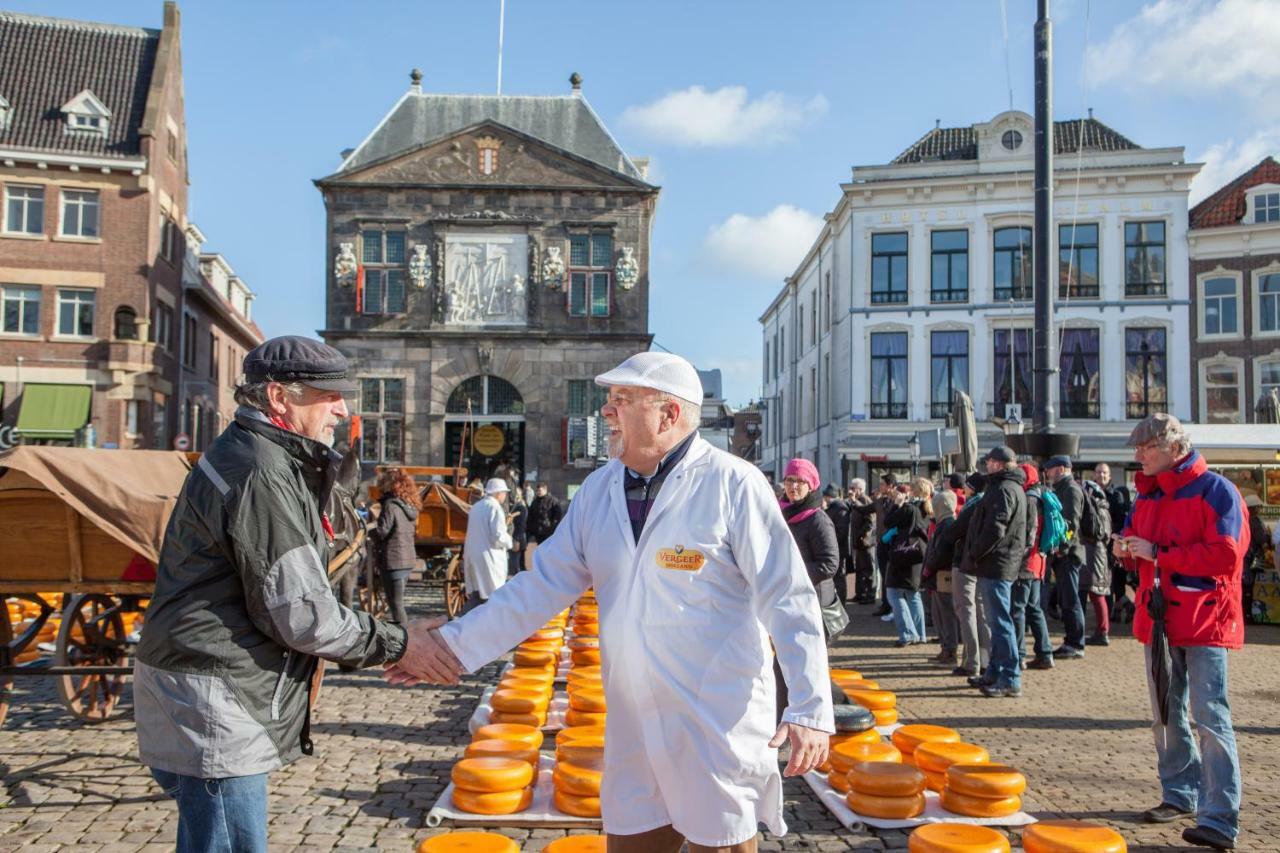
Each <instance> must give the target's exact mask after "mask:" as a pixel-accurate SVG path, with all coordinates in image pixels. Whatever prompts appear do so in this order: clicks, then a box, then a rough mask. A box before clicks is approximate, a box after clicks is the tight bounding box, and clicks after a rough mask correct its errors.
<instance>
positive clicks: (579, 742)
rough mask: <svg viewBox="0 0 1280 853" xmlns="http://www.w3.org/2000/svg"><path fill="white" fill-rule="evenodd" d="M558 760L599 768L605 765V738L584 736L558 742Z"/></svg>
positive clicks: (589, 767)
mask: <svg viewBox="0 0 1280 853" xmlns="http://www.w3.org/2000/svg"><path fill="white" fill-rule="evenodd" d="M556 761H564V762H567V763H569V764H574V765H577V766H578V767H585V768H588V769H590V770H599V769H601V767H602V766H603V765H604V738H603V737H582V738H575V739H574V740H570V741H567V742H565V743H562V744H558V745H557V746H556Z"/></svg>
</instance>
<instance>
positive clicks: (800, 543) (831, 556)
mask: <svg viewBox="0 0 1280 853" xmlns="http://www.w3.org/2000/svg"><path fill="white" fill-rule="evenodd" d="M787 527H788V528H789V529H790V530H791V535H792V537H794V538H795V540H796V547H797V548H799V549H800V557H801V559H803V560H804V568H805V571H807V572H808V573H809V580H810V582H812V583H813V588H814V589H815V590H817V592H818V603H819V604H822V605H827V604H830V603H831V602H832V601H834V600H835V597H836V584H835V580H833V579H834V578H835V576H836V572H837V571H839V569H840V546H839V545H838V544H837V543H836V528H835V525H834V524H832V523H831V519H830V518H829V517H828V516H827V514H826V513H825V512H823V511H822V510H821V509H819V510H818V511H817V512H815V513H814V514H813V515H811V516H809V517H808V518H806V519H804V520H803V521H797V522H796V523H795V524H788V525H787Z"/></svg>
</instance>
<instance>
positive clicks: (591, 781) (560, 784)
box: [551, 761, 601, 797]
mask: <svg viewBox="0 0 1280 853" xmlns="http://www.w3.org/2000/svg"><path fill="white" fill-rule="evenodd" d="M600 777H601V773H600V771H599V770H592V769H591V768H589V767H579V766H578V765H576V764H566V763H565V762H563V761H557V762H556V769H555V771H554V772H553V773H552V774H551V781H552V782H553V783H554V784H555V786H556V790H557V791H564V792H565V793H566V794H573V795H574V796H575V797H598V796H600Z"/></svg>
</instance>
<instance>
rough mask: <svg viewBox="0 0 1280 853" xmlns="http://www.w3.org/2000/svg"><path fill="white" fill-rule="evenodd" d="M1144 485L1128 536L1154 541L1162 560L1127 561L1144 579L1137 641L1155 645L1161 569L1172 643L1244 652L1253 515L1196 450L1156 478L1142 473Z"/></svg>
mask: <svg viewBox="0 0 1280 853" xmlns="http://www.w3.org/2000/svg"><path fill="white" fill-rule="evenodd" d="M1136 485H1137V490H1138V498H1137V500H1135V501H1134V502H1133V509H1132V510H1131V511H1130V513H1129V521H1128V523H1127V524H1126V526H1125V529H1124V535H1125V536H1137V537H1140V538H1142V539H1146V540H1147V541H1148V542H1152V543H1154V544H1155V545H1156V562H1155V563H1152V562H1151V561H1150V560H1139V559H1136V558H1133V557H1126V558H1124V560H1123V563H1124V565H1125V568H1126V569H1128V570H1129V571H1135V572H1137V573H1138V598H1137V601H1136V607H1135V612H1134V617H1133V635H1134V636H1135V637H1137V638H1138V639H1139V640H1141V641H1142V642H1143V643H1149V642H1150V641H1151V616H1150V615H1149V614H1148V613H1147V604H1148V602H1149V600H1150V597H1151V589H1152V585H1153V583H1154V580H1155V572H1156V567H1157V566H1158V567H1159V571H1160V589H1161V591H1162V592H1163V593H1164V599H1165V602H1166V604H1167V605H1168V606H1167V607H1166V608H1165V613H1166V615H1165V631H1166V634H1167V636H1168V637H1169V642H1170V644H1171V645H1175V646H1217V647H1220V648H1228V649H1238V648H1240V647H1241V646H1243V645H1244V613H1243V607H1242V604H1241V580H1242V577H1243V574H1244V555H1245V553H1247V552H1248V550H1249V522H1248V515H1249V511H1248V510H1247V509H1246V508H1245V506H1244V501H1243V500H1241V498H1240V492H1238V491H1237V490H1236V487H1235V486H1234V485H1232V483H1231V481H1230V480H1228V479H1227V478H1225V477H1223V476H1222V475H1221V474H1215V473H1214V472H1212V471H1210V470H1209V467H1208V465H1206V464H1205V461H1204V457H1202V456H1201V455H1200V454H1199V453H1197V452H1194V451H1193V452H1192V453H1190V454H1188V455H1187V456H1186V457H1185V458H1184V459H1182V460H1181V461H1180V462H1178V463H1177V464H1176V465H1174V466H1173V467H1172V468H1170V469H1169V470H1168V471H1164V472H1163V473H1160V474H1157V475H1156V476H1154V477H1148V476H1146V475H1145V474H1139V475H1138V477H1137V483H1136Z"/></svg>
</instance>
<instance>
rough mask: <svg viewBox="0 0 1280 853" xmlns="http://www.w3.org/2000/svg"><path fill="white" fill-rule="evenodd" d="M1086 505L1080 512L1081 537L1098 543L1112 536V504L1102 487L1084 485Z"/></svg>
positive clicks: (1092, 542) (1086, 540)
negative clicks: (1108, 501) (1095, 487)
mask: <svg viewBox="0 0 1280 853" xmlns="http://www.w3.org/2000/svg"><path fill="white" fill-rule="evenodd" d="M1082 490H1083V491H1084V507H1083V508H1082V509H1081V512H1080V538H1081V539H1082V540H1083V541H1085V542H1088V543H1090V544H1094V545H1096V544H1097V543H1099V542H1105V541H1106V540H1107V539H1108V538H1109V537H1110V536H1111V505H1110V504H1108V503H1107V496H1106V493H1104V492H1103V491H1102V489H1094V488H1088V487H1083V488H1082Z"/></svg>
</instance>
